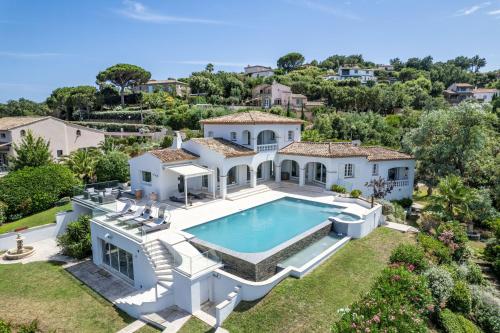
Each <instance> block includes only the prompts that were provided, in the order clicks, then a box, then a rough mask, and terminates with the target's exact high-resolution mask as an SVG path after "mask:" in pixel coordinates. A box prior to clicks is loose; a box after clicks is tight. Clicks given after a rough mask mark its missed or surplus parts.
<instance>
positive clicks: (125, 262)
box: [101, 240, 134, 280]
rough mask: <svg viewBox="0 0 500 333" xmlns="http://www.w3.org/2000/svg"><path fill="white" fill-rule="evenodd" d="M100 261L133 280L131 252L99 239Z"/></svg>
mask: <svg viewBox="0 0 500 333" xmlns="http://www.w3.org/2000/svg"><path fill="white" fill-rule="evenodd" d="M101 245H102V263H103V264H104V265H106V266H108V267H109V268H111V269H113V270H114V271H117V272H119V273H120V274H122V275H123V276H125V277H127V278H129V279H130V280H134V259H133V257H132V254H131V253H129V252H127V251H125V250H123V249H120V248H119V247H117V246H115V245H113V244H110V243H108V242H106V241H104V240H101Z"/></svg>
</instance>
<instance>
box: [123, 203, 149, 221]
mask: <svg viewBox="0 0 500 333" xmlns="http://www.w3.org/2000/svg"><path fill="white" fill-rule="evenodd" d="M144 209H145V207H144V206H138V207H137V208H136V210H134V211H133V212H132V213H129V214H125V215H122V216H120V217H119V218H118V219H117V220H118V222H120V223H125V222H126V221H128V220H131V219H135V218H136V217H139V216H141V215H142V213H143V212H144Z"/></svg>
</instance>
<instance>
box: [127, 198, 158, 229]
mask: <svg viewBox="0 0 500 333" xmlns="http://www.w3.org/2000/svg"><path fill="white" fill-rule="evenodd" d="M153 207H154V203H153V201H148V202H147V203H146V206H145V208H144V211H143V212H142V214H141V216H138V217H135V218H133V219H132V220H133V221H134V222H136V223H138V224H140V223H144V222H147V221H148V220H149V219H150V218H152V214H153ZM129 222H130V223H132V221H129Z"/></svg>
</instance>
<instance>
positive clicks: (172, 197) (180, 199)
mask: <svg viewBox="0 0 500 333" xmlns="http://www.w3.org/2000/svg"><path fill="white" fill-rule="evenodd" d="M169 199H170V201H172V202H179V203H182V204H183V203H185V202H186V201H185V200H186V199H185V198H184V197H176V196H175V195H171V196H170V197H169ZM188 205H190V206H191V205H193V201H192V200H191V198H190V197H189V196H188Z"/></svg>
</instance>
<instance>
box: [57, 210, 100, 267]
mask: <svg viewBox="0 0 500 333" xmlns="http://www.w3.org/2000/svg"><path fill="white" fill-rule="evenodd" d="M57 245H58V246H60V247H61V249H62V253H63V254H65V255H68V256H70V257H73V258H77V259H83V258H86V257H88V256H89V255H90V254H91V253H92V240H91V238H90V216H88V215H82V216H80V217H79V218H78V220H76V221H73V222H71V223H68V226H67V228H66V232H65V233H64V234H62V235H60V236H59V237H57Z"/></svg>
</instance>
